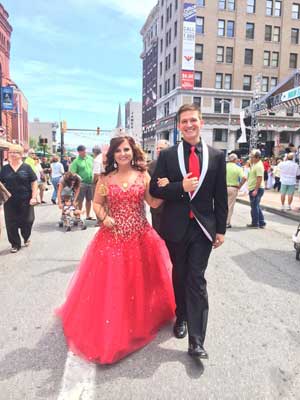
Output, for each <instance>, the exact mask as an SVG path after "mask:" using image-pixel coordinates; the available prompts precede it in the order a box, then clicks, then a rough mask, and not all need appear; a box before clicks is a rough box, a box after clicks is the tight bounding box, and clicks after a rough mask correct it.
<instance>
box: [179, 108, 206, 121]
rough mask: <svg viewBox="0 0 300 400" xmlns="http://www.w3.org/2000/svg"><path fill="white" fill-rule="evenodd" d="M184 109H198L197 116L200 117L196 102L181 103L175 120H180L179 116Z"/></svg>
mask: <svg viewBox="0 0 300 400" xmlns="http://www.w3.org/2000/svg"><path fill="white" fill-rule="evenodd" d="M186 111H198V114H199V118H200V119H202V115H201V110H200V107H199V106H198V105H197V104H183V105H182V106H181V107H180V108H179V110H178V111H177V122H180V116H181V114H182V113H184V112H186Z"/></svg>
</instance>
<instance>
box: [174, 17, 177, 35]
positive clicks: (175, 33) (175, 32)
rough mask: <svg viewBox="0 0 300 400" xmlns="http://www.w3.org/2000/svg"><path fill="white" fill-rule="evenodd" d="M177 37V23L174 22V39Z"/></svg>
mask: <svg viewBox="0 0 300 400" xmlns="http://www.w3.org/2000/svg"><path fill="white" fill-rule="evenodd" d="M176 36H177V21H175V22H174V38H176Z"/></svg>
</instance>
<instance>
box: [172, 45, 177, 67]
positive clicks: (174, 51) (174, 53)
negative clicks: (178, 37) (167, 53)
mask: <svg viewBox="0 0 300 400" xmlns="http://www.w3.org/2000/svg"><path fill="white" fill-rule="evenodd" d="M176 61H177V48H176V47H174V49H173V64H175V63H176Z"/></svg>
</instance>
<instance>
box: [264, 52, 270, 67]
mask: <svg viewBox="0 0 300 400" xmlns="http://www.w3.org/2000/svg"><path fill="white" fill-rule="evenodd" d="M270 63H271V52H270V51H264V67H269V66H270Z"/></svg>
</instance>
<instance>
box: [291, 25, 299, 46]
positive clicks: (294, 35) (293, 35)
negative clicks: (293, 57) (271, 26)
mask: <svg viewBox="0 0 300 400" xmlns="http://www.w3.org/2000/svg"><path fill="white" fill-rule="evenodd" d="M291 43H292V44H299V29H297V28H292V31H291Z"/></svg>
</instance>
